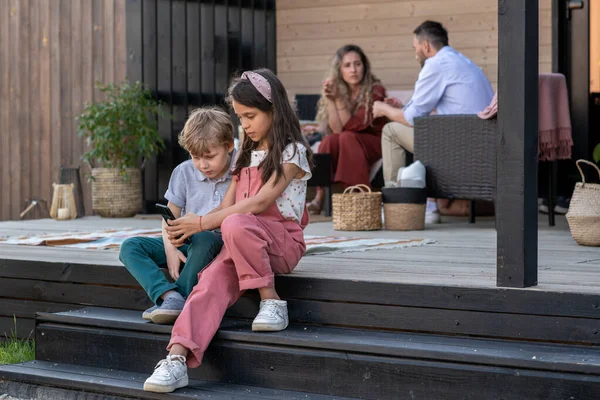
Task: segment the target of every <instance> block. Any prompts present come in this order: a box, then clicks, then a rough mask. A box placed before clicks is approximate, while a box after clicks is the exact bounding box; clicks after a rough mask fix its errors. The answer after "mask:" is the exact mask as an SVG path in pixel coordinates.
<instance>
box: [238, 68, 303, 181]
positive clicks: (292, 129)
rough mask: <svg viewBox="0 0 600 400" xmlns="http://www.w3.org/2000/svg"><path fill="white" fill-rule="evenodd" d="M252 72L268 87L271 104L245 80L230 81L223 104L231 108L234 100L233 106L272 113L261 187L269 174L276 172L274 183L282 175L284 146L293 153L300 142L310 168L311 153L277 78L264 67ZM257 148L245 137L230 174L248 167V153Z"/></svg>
mask: <svg viewBox="0 0 600 400" xmlns="http://www.w3.org/2000/svg"><path fill="white" fill-rule="evenodd" d="M254 72H256V73H258V74H260V75H262V76H263V77H264V78H265V79H266V80H267V81H268V82H269V85H271V99H272V100H273V103H270V102H269V101H268V100H267V99H265V98H264V97H263V95H261V94H260V92H259V91H258V90H256V88H255V87H254V86H253V85H252V83H251V82H250V81H249V80H247V79H240V78H237V79H234V80H233V82H232V83H231V86H229V91H228V96H227V102H228V103H229V104H230V105H231V104H232V101H233V100H235V102H236V103H239V104H243V105H245V106H246V107H252V108H258V109H259V110H261V111H264V112H267V113H272V114H273V123H272V125H271V129H270V131H269V133H268V135H267V142H268V144H269V150H268V152H267V156H266V157H265V159H264V160H263V161H262V162H261V163H260V165H259V168H260V169H261V171H262V173H261V179H262V182H263V184H264V183H266V182H267V181H268V180H269V179H270V178H271V176H272V175H273V173H276V177H275V183H277V182H278V181H279V179H280V178H281V177H282V176H283V166H282V162H281V161H282V153H283V150H284V149H285V148H286V146H287V145H289V144H290V143H293V144H294V154H295V152H296V151H298V148H297V147H296V146H297V145H296V143H302V145H304V147H306V157H307V158H308V164H309V165H310V166H311V168H312V165H313V159H312V158H313V157H312V151H311V149H310V146H309V145H308V143H307V142H306V139H305V137H304V135H303V134H302V131H301V130H300V121H299V120H298V117H297V116H296V113H295V112H294V109H293V108H292V105H291V104H290V101H289V100H288V97H287V93H286V91H285V88H284V87H283V84H282V83H281V81H280V80H279V78H277V76H276V75H275V74H274V73H273V72H272V71H271V70H269V69H266V68H261V69H257V70H255V71H254ZM258 145H259V143H258V142H254V141H252V140H250V138H245V140H244V141H243V144H242V148H241V151H240V154H239V155H238V158H237V161H236V163H235V167H234V170H233V174H234V175H239V173H240V172H241V170H242V168H244V167H248V166H249V165H250V159H251V156H252V150H255V149H256V148H257V146H258Z"/></svg>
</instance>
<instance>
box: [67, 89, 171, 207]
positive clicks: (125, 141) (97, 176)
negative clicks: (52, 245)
mask: <svg viewBox="0 0 600 400" xmlns="http://www.w3.org/2000/svg"><path fill="white" fill-rule="evenodd" d="M96 86H97V87H98V88H99V89H100V91H101V92H103V93H104V96H105V99H104V101H100V102H96V103H92V104H89V105H86V107H85V109H84V111H83V113H82V114H81V115H80V116H79V117H77V120H78V134H79V136H81V137H83V138H84V139H85V140H86V144H87V149H88V150H87V151H86V152H85V153H84V154H83V156H82V158H83V160H84V161H85V162H86V163H88V165H89V166H90V168H91V174H90V179H91V186H92V209H93V211H94V213H96V214H99V215H101V216H103V217H121V218H124V217H131V216H133V215H135V214H137V213H139V212H140V211H141V210H142V200H143V199H142V197H143V196H142V169H143V167H144V164H145V162H146V160H147V159H149V158H151V157H153V156H155V155H156V154H157V153H159V152H160V151H161V150H163V149H164V148H165V144H164V142H163V140H162V139H161V137H160V135H159V133H158V123H157V117H158V116H160V115H162V114H163V113H162V110H161V104H160V102H158V101H156V100H155V99H154V98H153V97H152V95H151V93H150V91H149V90H147V89H145V88H144V86H143V85H142V84H141V83H140V82H128V81H125V82H122V83H119V84H116V83H109V84H106V85H104V84H101V83H96Z"/></svg>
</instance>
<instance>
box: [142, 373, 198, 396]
mask: <svg viewBox="0 0 600 400" xmlns="http://www.w3.org/2000/svg"><path fill="white" fill-rule="evenodd" d="M187 385H188V377H187V375H186V376H184V377H183V378H181V379H179V380H178V381H176V382H175V383H173V384H172V385H168V386H166V385H165V386H163V385H155V384H153V383H147V382H144V391H146V392H154V393H171V392H172V391H174V390H177V389H181V388H183V387H186V386H187Z"/></svg>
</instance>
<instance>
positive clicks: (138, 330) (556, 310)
mask: <svg viewBox="0 0 600 400" xmlns="http://www.w3.org/2000/svg"><path fill="white" fill-rule="evenodd" d="M540 219H541V221H540V240H539V243H540V246H539V254H540V262H539V264H540V267H539V278H540V284H539V285H538V286H537V287H534V288H529V289H507V288H498V287H496V285H495V273H496V263H495V259H496V251H495V240H496V235H495V230H494V221H493V220H480V221H478V222H477V224H475V225H469V224H468V223H467V222H466V219H451V220H447V222H446V223H443V224H440V225H436V226H433V227H431V228H428V229H427V230H425V231H421V232H386V231H377V232H335V231H333V230H332V226H331V222H321V223H311V224H310V225H309V226H308V227H307V228H306V234H308V235H337V236H342V235H343V236H358V237H384V238H404V239H417V238H428V239H433V240H435V241H436V243H435V244H431V245H425V246H422V247H415V248H405V249H396V250H379V251H368V252H362V253H344V254H330V255H309V256H305V257H304V258H303V259H302V260H301V262H300V265H299V266H298V267H297V269H296V270H295V271H294V272H293V273H292V274H290V275H287V276H280V277H277V278H276V285H277V289H278V291H279V293H280V295H281V296H282V298H284V299H286V300H287V302H288V309H289V316H290V324H291V325H290V327H289V328H288V329H287V330H286V331H283V332H281V333H277V334H270V335H264V334H259V333H256V332H252V331H251V330H250V328H249V326H250V325H249V324H250V321H252V319H253V318H254V316H256V312H257V307H258V300H259V299H258V298H257V295H256V293H255V291H248V292H247V293H246V294H245V295H244V296H243V297H242V298H240V300H238V302H236V303H235V304H234V305H233V306H232V307H231V308H230V309H229V310H228V311H227V313H226V318H225V320H224V321H223V324H222V325H221V329H220V330H219V332H218V333H217V336H216V337H215V340H213V342H212V343H211V346H210V347H209V349H208V351H207V353H206V355H205V364H203V366H202V367H201V368H199V369H195V370H193V371H192V372H190V373H191V378H192V379H197V380H199V381H202V382H204V383H202V384H197V386H195V387H194V388H193V389H194V390H196V389H202V390H204V389H206V388H214V387H215V386H214V382H218V385H220V384H229V383H237V384H240V385H250V386H260V387H262V388H270V389H275V390H289V391H300V392H306V391H310V392H315V393H319V394H321V395H334V396H336V398H337V397H338V396H341V397H343V396H346V397H357V398H362V399H377V400H380V399H384V400H387V399H389V400H392V399H394V400H395V399H396V398H399V397H398V394H399V393H409V391H410V393H413V394H414V396H413V395H410V398H428V399H436V400H438V399H439V400H441V399H444V400H454V399H457V400H458V399H466V398H472V399H478V398H490V399H499V398H506V399H513V398H514V399H538V398H540V399H541V398H544V399H556V400H559V399H565V398H577V399H585V400H588V399H589V400H592V399H596V398H597V397H598V396H597V393H600V375H599V374H598V371H599V368H600V361H599V360H600V348H599V347H598V346H600V334H599V332H600V307H599V305H600V292H599V291H598V287H599V286H598V285H599V283H600V282H599V281H600V278H599V274H600V273H599V272H598V270H599V268H598V267H600V249H598V248H586V247H580V246H578V245H576V244H575V243H574V242H573V240H572V239H571V237H570V234H569V232H568V228H567V226H566V223H565V220H564V218H559V220H558V224H557V226H556V227H553V228H549V227H548V226H547V222H546V220H545V219H542V218H540ZM157 224H158V220H156V219H148V220H141V219H129V220H106V219H100V218H85V219H81V220H74V221H69V222H56V221H51V220H41V221H23V222H5V223H1V224H0V235H15V234H19V233H34V232H37V233H41V232H49V231H55V232H60V231H69V230H81V231H93V230H102V229H108V228H124V227H132V228H133V227H139V228H151V227H155V226H156V225H157ZM150 304H151V303H150V301H149V300H148V297H147V295H146V293H145V292H144V291H143V290H142V289H141V288H140V287H139V285H138V284H137V282H136V281H135V280H134V279H133V278H132V277H131V275H130V274H129V273H128V272H127V270H126V269H125V268H124V267H123V266H122V265H121V263H120V262H119V260H118V258H117V252H116V251H114V250H74V249H65V248H51V247H32V246H7V245H0V335H2V334H3V332H10V330H12V329H13V327H14V320H13V316H15V317H16V318H17V328H18V335H19V336H20V337H27V336H30V335H32V332H34V334H35V339H36V361H35V362H34V363H30V364H27V365H22V366H17V367H0V380H2V379H6V380H10V381H16V382H25V383H29V384H35V385H50V386H52V385H54V384H55V383H54V382H56V380H57V379H59V380H60V381H61V382H63V383H61V385H63V386H64V387H67V388H71V389H73V390H89V391H91V392H106V393H108V394H111V395H122V394H127V395H130V396H131V395H133V396H137V395H142V392H141V383H140V382H137V383H134V384H132V385H133V386H131V387H129V389H127V390H128V391H127V393H125V392H123V390H122V389H121V385H120V383H118V382H117V383H115V384H113V385H112V386H111V385H108V386H110V387H108V386H107V385H106V384H103V383H102V381H103V380H104V379H105V372H103V371H105V370H106V371H117V370H118V374H117V376H126V377H129V376H130V374H131V373H140V374H147V372H148V371H149V370H150V369H151V367H152V366H153V365H154V364H153V363H154V362H156V360H157V359H159V358H160V357H162V356H164V347H165V346H166V344H167V343H168V340H169V337H170V331H171V327H170V326H160V325H154V324H151V323H148V322H146V321H143V320H141V316H140V314H141V313H140V311H141V310H144V309H145V308H147V307H148V306H150ZM34 316H36V317H35V320H34ZM65 343H69V346H67V347H65V345H64V344H65ZM44 363H46V364H44ZM44 365H47V366H48V368H45V367H44ZM56 366H60V368H62V369H61V370H60V371H63V369H64V371H65V373H64V374H62V375H60V376H58V375H57V373H58V372H57V370H56ZM73 369H76V370H78V371H81V374H86V376H89V377H90V378H89V379H91V380H90V381H89V382H88V384H86V385H83V386H82V383H81V382H79V381H77V378H72V377H68V376H67V375H66V373H67V372H68V371H71V370H73ZM61 373H62V372H61ZM140 376H141V375H140ZM94 379H96V381H94ZM128 379H129V378H128ZM366 379H369V383H368V384H365V381H366ZM94 382H96V383H94ZM98 382H99V383H98ZM307 382H311V384H310V385H307ZM332 382H335V383H332ZM218 388H219V389H218V390H223V389H222V388H221V387H220V386H218ZM261 390H262V389H261ZM196 393H197V392H190V393H187V392H186V393H185V394H184V393H182V394H181V395H182V396H184V397H182V398H193V396H194V395H195V394H196ZM481 393H485V394H484V395H483V397H481V396H480V394H481ZM144 395H145V394H144ZM185 396H188V397H185ZM291 396H292V397H290V398H298V397H294V396H297V395H296V394H293V395H291ZM308 396H309V398H313V397H310V396H312V393H311V394H309V395H308ZM407 396H408V395H406V396H405V397H406V398H409V397H407ZM156 398H157V399H158V398H159V397H156ZM252 398H254V397H252ZM277 398H282V397H277Z"/></svg>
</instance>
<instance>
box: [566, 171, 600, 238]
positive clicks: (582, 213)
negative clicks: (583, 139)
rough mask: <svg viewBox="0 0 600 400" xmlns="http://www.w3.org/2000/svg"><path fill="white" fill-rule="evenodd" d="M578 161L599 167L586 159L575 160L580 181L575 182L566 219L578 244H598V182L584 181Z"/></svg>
mask: <svg viewBox="0 0 600 400" xmlns="http://www.w3.org/2000/svg"><path fill="white" fill-rule="evenodd" d="M580 163H585V164H589V165H591V166H592V167H594V168H595V169H596V171H598V176H599V177H600V169H599V168H598V167H597V166H596V165H595V164H593V163H591V162H589V161H586V160H577V163H576V165H577V169H579V173H580V174H581V182H578V183H577V184H575V190H574V191H573V197H572V198H571V203H570V204H569V211H568V212H567V221H568V222H569V229H570V230H571V236H573V239H574V240H575V241H576V242H577V243H578V244H580V245H583V246H600V184H597V183H585V175H584V174H583V171H582V170H581V166H580V165H579V164H580Z"/></svg>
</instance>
